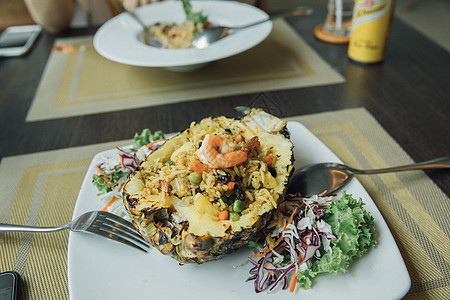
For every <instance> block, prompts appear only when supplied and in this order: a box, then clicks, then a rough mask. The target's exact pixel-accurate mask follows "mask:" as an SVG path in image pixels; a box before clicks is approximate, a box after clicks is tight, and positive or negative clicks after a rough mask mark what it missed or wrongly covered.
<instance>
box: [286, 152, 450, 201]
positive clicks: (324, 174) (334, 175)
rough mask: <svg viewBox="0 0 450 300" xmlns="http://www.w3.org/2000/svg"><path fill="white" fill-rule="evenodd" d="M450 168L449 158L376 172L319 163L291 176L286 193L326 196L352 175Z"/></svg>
mask: <svg viewBox="0 0 450 300" xmlns="http://www.w3.org/2000/svg"><path fill="white" fill-rule="evenodd" d="M438 168H450V156H447V157H441V158H437V159H433V160H429V161H424V162H420V163H415V164H410V165H405V166H399V167H393V168H385V169H376V170H358V169H353V168H350V167H348V166H346V165H342V164H338V163H319V164H312V165H308V166H305V167H303V168H300V169H298V170H296V171H295V172H294V174H293V175H292V177H291V179H290V181H289V185H288V193H290V194H294V193H300V195H302V196H313V195H319V196H323V195H328V194H332V193H334V192H335V191H337V190H339V189H340V188H342V187H343V186H344V185H345V184H347V183H348V182H349V181H350V179H352V178H353V175H354V174H378V173H387V172H399V171H408V170H423V169H438Z"/></svg>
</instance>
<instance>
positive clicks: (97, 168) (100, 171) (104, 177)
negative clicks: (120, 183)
mask: <svg viewBox="0 0 450 300" xmlns="http://www.w3.org/2000/svg"><path fill="white" fill-rule="evenodd" d="M95 170H97V172H98V173H99V174H100V176H102V178H103V179H104V180H105V182H106V183H107V184H108V185H109V186H110V187H111V188H112V189H114V184H112V183H111V181H109V178H108V177H107V176H106V175H105V174H104V173H103V171H102V170H100V168H99V167H95Z"/></svg>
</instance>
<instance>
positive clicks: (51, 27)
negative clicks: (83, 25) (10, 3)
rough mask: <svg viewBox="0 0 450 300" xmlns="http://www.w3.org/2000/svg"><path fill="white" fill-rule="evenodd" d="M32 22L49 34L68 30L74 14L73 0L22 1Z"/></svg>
mask: <svg viewBox="0 0 450 300" xmlns="http://www.w3.org/2000/svg"><path fill="white" fill-rule="evenodd" d="M24 1H25V4H26V6H27V8H28V11H29V13H30V15H31V17H32V18H33V20H34V22H36V23H37V24H39V25H41V26H42V27H43V28H44V29H45V30H47V31H49V32H51V33H59V32H61V31H63V30H64V29H66V28H68V27H69V25H70V23H71V22H72V18H73V15H74V13H75V2H74V0H24Z"/></svg>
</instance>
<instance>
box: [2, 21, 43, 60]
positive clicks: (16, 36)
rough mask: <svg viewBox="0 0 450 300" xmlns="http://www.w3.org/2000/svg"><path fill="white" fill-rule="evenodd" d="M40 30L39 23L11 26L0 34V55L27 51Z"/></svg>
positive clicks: (18, 54)
mask: <svg viewBox="0 0 450 300" xmlns="http://www.w3.org/2000/svg"><path fill="white" fill-rule="evenodd" d="M41 31H42V27H41V26H40V25H25V26H11V27H8V28H6V29H5V30H4V31H3V32H2V34H1V35H0V56H20V55H23V54H25V53H27V52H28V51H29V50H30V49H31V47H32V46H33V44H34V42H35V41H36V39H37V37H38V36H39V34H40V33H41Z"/></svg>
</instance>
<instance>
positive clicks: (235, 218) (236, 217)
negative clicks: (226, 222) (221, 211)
mask: <svg viewBox="0 0 450 300" xmlns="http://www.w3.org/2000/svg"><path fill="white" fill-rule="evenodd" d="M240 218H241V216H240V215H239V214H238V213H235V212H232V213H230V220H231V221H234V222H236V221H239V219H240Z"/></svg>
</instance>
